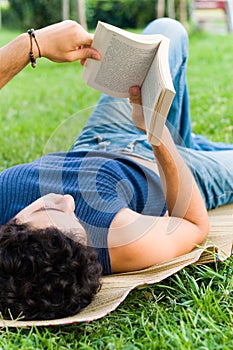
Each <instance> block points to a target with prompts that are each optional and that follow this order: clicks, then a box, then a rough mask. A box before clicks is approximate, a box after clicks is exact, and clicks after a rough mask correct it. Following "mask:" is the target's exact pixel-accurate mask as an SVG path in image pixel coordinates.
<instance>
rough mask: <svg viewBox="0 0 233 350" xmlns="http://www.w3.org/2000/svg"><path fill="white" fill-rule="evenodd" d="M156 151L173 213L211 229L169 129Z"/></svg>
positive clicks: (197, 190) (198, 193)
mask: <svg viewBox="0 0 233 350" xmlns="http://www.w3.org/2000/svg"><path fill="white" fill-rule="evenodd" d="M152 148H153V151H154V154H155V157H156V159H157V161H158V167H159V171H160V176H161V180H162V184H163V188H164V192H165V196H166V202H167V206H168V211H169V214H170V215H171V216H175V217H180V218H184V219H186V220H188V221H190V222H192V223H194V224H196V225H198V226H203V228H204V227H207V226H208V215H207V211H206V207H205V204H204V201H203V199H202V196H201V194H200V191H199V189H198V186H197V184H196V182H195V179H194V178H193V176H192V174H191V172H190V170H189V169H188V167H187V166H186V164H185V162H184V160H183V159H182V157H181V156H180V154H179V152H178V151H177V149H176V146H175V144H174V142H173V140H172V137H171V135H170V133H169V131H168V129H165V130H164V133H163V137H162V140H161V144H160V145H159V146H152Z"/></svg>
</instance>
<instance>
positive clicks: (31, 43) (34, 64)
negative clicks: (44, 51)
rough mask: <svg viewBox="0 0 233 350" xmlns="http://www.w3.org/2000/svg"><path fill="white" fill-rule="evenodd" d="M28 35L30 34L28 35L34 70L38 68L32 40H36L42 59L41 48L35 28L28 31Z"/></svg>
mask: <svg viewBox="0 0 233 350" xmlns="http://www.w3.org/2000/svg"><path fill="white" fill-rule="evenodd" d="M27 33H28V35H29V37H30V51H29V58H30V61H31V66H32V68H36V59H35V57H34V54H33V48H32V47H33V42H32V38H33V39H34V40H35V43H36V46H37V49H38V52H39V57H41V52H40V47H39V44H38V41H37V40H36V34H35V30H34V29H33V28H31V29H28V31H27Z"/></svg>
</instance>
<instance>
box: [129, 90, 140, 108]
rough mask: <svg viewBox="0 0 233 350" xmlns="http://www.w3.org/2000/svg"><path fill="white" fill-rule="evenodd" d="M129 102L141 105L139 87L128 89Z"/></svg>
mask: <svg viewBox="0 0 233 350" xmlns="http://www.w3.org/2000/svg"><path fill="white" fill-rule="evenodd" d="M129 94H130V96H129V101H130V103H132V104H137V105H139V104H142V100H141V89H140V87H139V86H131V88H130V89H129Z"/></svg>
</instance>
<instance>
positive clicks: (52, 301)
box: [0, 195, 101, 320]
mask: <svg viewBox="0 0 233 350" xmlns="http://www.w3.org/2000/svg"><path fill="white" fill-rule="evenodd" d="M48 197H49V196H47V198H46V201H44V200H42V199H41V200H39V201H38V202H35V203H36V204H34V203H33V204H32V205H31V206H29V207H28V208H29V209H28V208H26V209H24V210H23V211H22V212H20V213H19V214H18V215H17V216H16V217H15V219H13V220H11V221H10V222H9V223H7V224H6V225H4V226H2V227H0V286H1V287H0V312H1V313H2V316H3V318H5V319H9V318H11V317H13V318H16V317H19V316H22V317H23V316H24V318H25V319H28V320H29V319H30V320H33V319H54V318H60V317H67V316H69V315H73V314H75V313H77V312H79V311H80V310H81V309H82V308H84V307H85V306H87V305H88V304H89V303H90V302H91V301H92V299H93V297H94V295H95V294H96V293H97V292H98V290H99V288H100V276H101V266H100V264H99V263H98V261H97V254H96V252H95V250H94V248H92V247H89V246H88V245H87V238H86V234H85V231H84V230H83V229H82V230H81V229H80V226H81V225H80V224H79V223H77V225H76V223H75V222H74V223H72V220H76V221H77V219H76V218H74V219H71V218H70V220H68V221H70V227H68V226H69V225H68V222H67V219H68V216H69V215H71V214H69V212H68V211H69V210H68V209H67V210H65V209H64V210H63V209H61V206H60V204H59V205H57V204H56V205H55V208H54V204H53V203H52V202H53V201H50V206H48V203H49V200H48ZM61 197H63V196H60V197H59V196H56V195H53V196H50V199H51V198H53V199H56V200H55V202H56V201H57V202H59V203H60V202H63V200H62V198H61ZM59 198H60V199H59ZM67 199H68V201H69V200H70V198H69V197H67V198H65V201H67ZM42 202H43V203H44V205H42V206H41V204H42ZM63 204H64V203H63ZM46 208H47V209H48V212H46V210H45V209H46ZM64 208H65V205H64ZM53 209H54V213H53ZM70 209H71V211H72V210H73V209H72V208H70ZM25 211H26V212H25ZM41 213H42V216H40V217H41V218H42V217H45V216H47V221H46V220H44V221H43V220H42V221H41V222H40V221H38V220H39V219H38V214H41ZM51 214H52V215H51ZM53 214H54V215H53ZM57 214H58V218H57V217H56V215H57ZM62 217H63V218H62ZM65 217H66V219H65ZM49 220H50V221H51V223H50V224H49ZM56 220H58V221H56ZM65 221H66V222H65ZM60 226H61V227H60ZM80 242H81V243H80Z"/></svg>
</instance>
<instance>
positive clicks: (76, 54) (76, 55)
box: [69, 47, 101, 62]
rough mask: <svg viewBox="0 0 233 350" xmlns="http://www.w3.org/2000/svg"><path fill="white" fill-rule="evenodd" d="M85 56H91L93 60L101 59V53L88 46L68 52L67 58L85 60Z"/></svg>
mask: <svg viewBox="0 0 233 350" xmlns="http://www.w3.org/2000/svg"><path fill="white" fill-rule="evenodd" d="M87 58H93V59H95V60H98V61H99V60H101V54H100V53H99V52H98V51H96V50H95V49H92V48H90V47H83V48H77V50H75V51H72V52H69V60H70V61H76V60H80V61H81V62H85V60H86V59H87Z"/></svg>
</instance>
